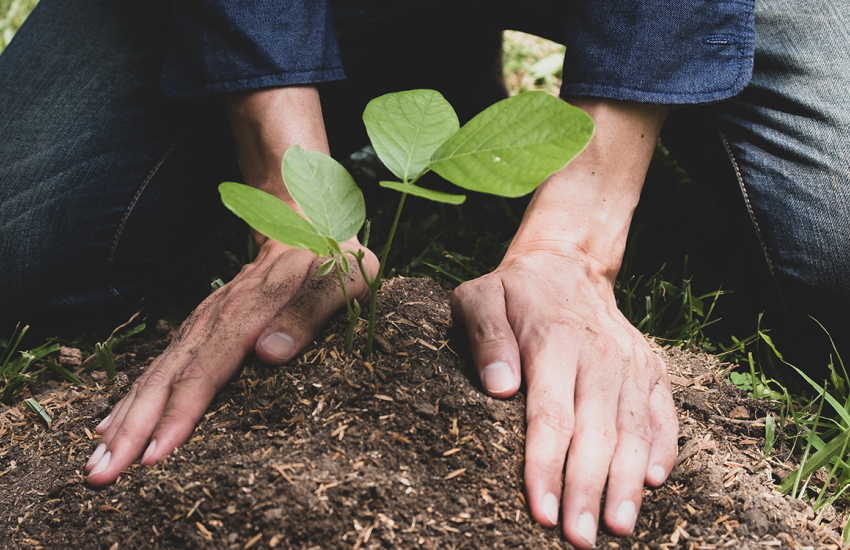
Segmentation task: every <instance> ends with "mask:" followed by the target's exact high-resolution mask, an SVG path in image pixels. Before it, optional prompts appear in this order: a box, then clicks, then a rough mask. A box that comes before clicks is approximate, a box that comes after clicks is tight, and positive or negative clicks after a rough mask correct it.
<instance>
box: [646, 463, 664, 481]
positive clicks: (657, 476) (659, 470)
mask: <svg viewBox="0 0 850 550" xmlns="http://www.w3.org/2000/svg"><path fill="white" fill-rule="evenodd" d="M666 475H667V471H666V470H665V469H664V466H661V465H660V464H656V465H655V466H653V467H652V468H650V470H649V477H651V478H652V479H654V480H655V483H657V484H659V485H661V484H662V483H664V479H665V478H666Z"/></svg>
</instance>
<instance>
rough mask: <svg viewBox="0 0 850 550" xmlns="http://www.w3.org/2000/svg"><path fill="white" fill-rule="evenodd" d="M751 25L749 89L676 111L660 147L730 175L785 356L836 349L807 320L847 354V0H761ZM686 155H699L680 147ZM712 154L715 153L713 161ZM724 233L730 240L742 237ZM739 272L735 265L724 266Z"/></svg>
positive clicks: (702, 168)
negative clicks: (784, 323)
mask: <svg viewBox="0 0 850 550" xmlns="http://www.w3.org/2000/svg"><path fill="white" fill-rule="evenodd" d="M756 29H757V33H756V56H755V66H754V73H753V78H752V81H751V83H750V84H749V85H748V86H747V88H746V89H745V90H744V91H743V92H742V93H741V94H739V95H738V96H736V97H734V98H732V99H730V100H728V101H723V102H719V103H716V104H712V105H709V106H706V107H703V108H698V109H682V110H681V111H677V110H674V111H673V112H671V115H670V120H669V121H668V124H667V128H665V133H667V134H665V135H663V136H662V139H663V140H664V141H665V143H669V144H670V147H671V149H673V150H674V152H681V153H682V154H681V155H680V156H681V157H691V158H694V157H701V158H699V159H698V162H700V164H699V165H698V166H696V167H695V169H693V170H689V171H690V172H691V173H693V174H694V176H695V178H698V177H699V176H700V175H705V174H717V169H716V166H721V167H724V168H725V167H727V166H728V167H730V170H729V175H730V176H731V177H732V178H734V180H735V182H736V185H735V186H736V187H737V188H738V193H737V199H736V200H738V201H740V202H741V204H742V205H743V209H745V210H746V213H747V217H748V222H747V225H749V227H743V228H741V230H744V231H754V234H755V236H756V246H757V250H758V251H757V252H756V254H759V255H760V256H761V266H759V269H763V270H764V271H765V272H767V273H768V274H769V277H770V279H768V281H767V282H768V284H769V285H770V288H765V289H757V288H756V289H754V290H755V292H761V293H763V294H765V295H766V296H768V297H771V298H775V301H776V302H777V304H776V305H777V306H779V307H778V308H777V309H780V310H781V311H780V312H778V313H781V314H783V315H784V316H785V318H786V319H787V320H788V321H790V322H791V324H790V325H788V328H787V330H780V331H779V334H780V336H779V337H777V335H776V334H774V339H775V340H777V341H778V342H777V344H778V347H779V349H780V350H789V349H792V348H794V347H798V348H799V347H800V346H803V347H805V348H808V352H806V351H805V350H803V353H801V354H798V357H805V355H810V354H811V350H812V349H816V350H822V349H828V348H829V342H828V340H827V339H826V336H825V334H824V333H823V331H822V330H821V329H820V327H818V326H817V325H816V324H815V323H814V322H813V321H811V320H810V319H809V318H808V316H809V315H810V316H812V317H814V318H816V319H817V320H818V321H820V322H821V323H823V324H824V325H825V327H826V328H827V329H828V330H829V331H830V333H831V334H832V336H833V337H834V339H835V340H836V341H837V342H838V344H839V347H842V346H844V347H845V354H844V356H845V358H846V357H847V356H848V355H850V349H848V348H850V341H848V340H847V338H846V335H847V334H848V333H850V316H848V315H847V314H846V312H847V311H848V308H850V284H848V282H850V96H848V91H850V48H848V44H850V4H848V3H847V2H846V1H845V0H820V1H817V2H815V1H810V2H798V1H791V0H759V1H758V2H757V3H756ZM674 129H675V130H676V131H675V132H672V130H674ZM668 132H669V133H668ZM694 136H711V138H710V139H711V140H713V142H711V141H705V142H702V143H701V144H700V143H699V142H698V141H697V140H696V139H695V137H694ZM688 147H691V148H694V149H696V148H697V147H699V148H700V149H699V150H694V151H691V152H688V151H683V149H687V148H688ZM710 150H715V151H717V152H718V153H719V156H717V157H714V156H710V155H709V154H708V152H709V151H710ZM721 156H722V158H721ZM712 164H714V165H715V166H712ZM707 183H709V184H710V185H715V186H717V185H719V184H718V183H717V182H707ZM732 198H733V199H735V197H732ZM724 229H725V228H718V233H721V232H723V230H724ZM725 235H726V237H727V238H729V239H730V240H731V239H740V238H743V237H746V235H743V234H741V235H731V234H728V233H725ZM730 260H732V258H730ZM741 267H742V266H741V265H739V264H738V258H736V259H735V261H733V262H730V263H729V264H728V266H727V269H729V270H730V271H736V270H739V269H741ZM748 273H749V271H748ZM734 288H735V289H736V290H740V289H739V288H738V287H737V286H736V287H734ZM777 318H778V317H774V319H777ZM751 321H752V324H751V325H750V329H751V330H752V328H753V327H754V320H751ZM767 326H770V327H777V326H778V325H777V324H772V323H768V324H767ZM807 359H810V358H808V357H807Z"/></svg>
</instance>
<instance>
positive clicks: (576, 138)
mask: <svg viewBox="0 0 850 550" xmlns="http://www.w3.org/2000/svg"><path fill="white" fill-rule="evenodd" d="M593 128H594V125H593V120H591V118H590V117H589V116H588V115H587V113H585V112H584V111H582V110H581V109H578V108H576V107H573V106H571V105H569V104H568V103H566V102H565V101H563V100H561V99H558V98H556V97H554V96H551V95H549V94H547V93H545V92H526V93H522V94H519V95H516V96H514V97H511V98H508V99H505V100H503V101H500V102H498V103H496V104H495V105H492V106H491V107H489V108H487V109H486V110H484V111H483V112H481V113H480V114H479V115H478V116H476V117H475V118H473V119H472V120H471V121H469V123H468V124H466V125H465V126H464V127H463V128H461V129H460V131H458V132H457V133H456V134H455V135H453V136H452V137H451V138H449V139H448V141H446V142H445V143H443V145H442V146H440V148H439V149H437V151H435V152H434V154H433V155H432V156H431V169H432V170H434V171H435V172H437V173H438V174H440V175H441V176H443V177H444V178H446V179H447V180H449V181H450V182H452V183H454V184H455V185H459V186H460V187H463V188H464V189H469V190H470V191H479V192H482V193H490V194H493V195H499V196H503V197H519V196H522V195H525V194H527V193H529V192H531V191H533V190H534V189H535V188H536V187H537V186H538V185H540V184H541V183H543V181H544V180H545V179H546V178H548V177H549V176H550V175H552V174H554V173H555V172H557V171H559V170H561V169H562V168H563V167H564V166H566V165H567V163H568V162H570V161H571V160H572V159H573V158H574V157H575V156H576V155H578V154H579V153H580V152H581V151H582V150H583V149H584V148H585V146H586V145H587V143H588V142H589V141H590V138H591V137H592V136H593Z"/></svg>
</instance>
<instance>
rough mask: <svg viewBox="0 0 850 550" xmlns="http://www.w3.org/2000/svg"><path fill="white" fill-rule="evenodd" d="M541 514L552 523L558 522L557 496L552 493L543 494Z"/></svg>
mask: <svg viewBox="0 0 850 550" xmlns="http://www.w3.org/2000/svg"><path fill="white" fill-rule="evenodd" d="M543 515H544V516H546V519H548V520H549V523H551V524H552V525H557V523H558V497H556V496H555V495H553V494H552V493H546V494H545V495H543Z"/></svg>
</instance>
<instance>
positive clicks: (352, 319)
mask: <svg viewBox="0 0 850 550" xmlns="http://www.w3.org/2000/svg"><path fill="white" fill-rule="evenodd" d="M334 271H336V278H337V280H338V281H339V288H341V289H342V297H343V298H345V307H346V308H347V309H348V336H347V337H346V339H345V353H347V354H348V353H351V346H352V344H353V342H354V325H355V324H356V323H357V316H358V315H359V313H360V312H357V313H355V312H354V308H352V307H351V302H349V301H348V292H347V291H346V290H345V281H344V280H343V279H342V270H340V268H339V262H336V261H335V262H334Z"/></svg>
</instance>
